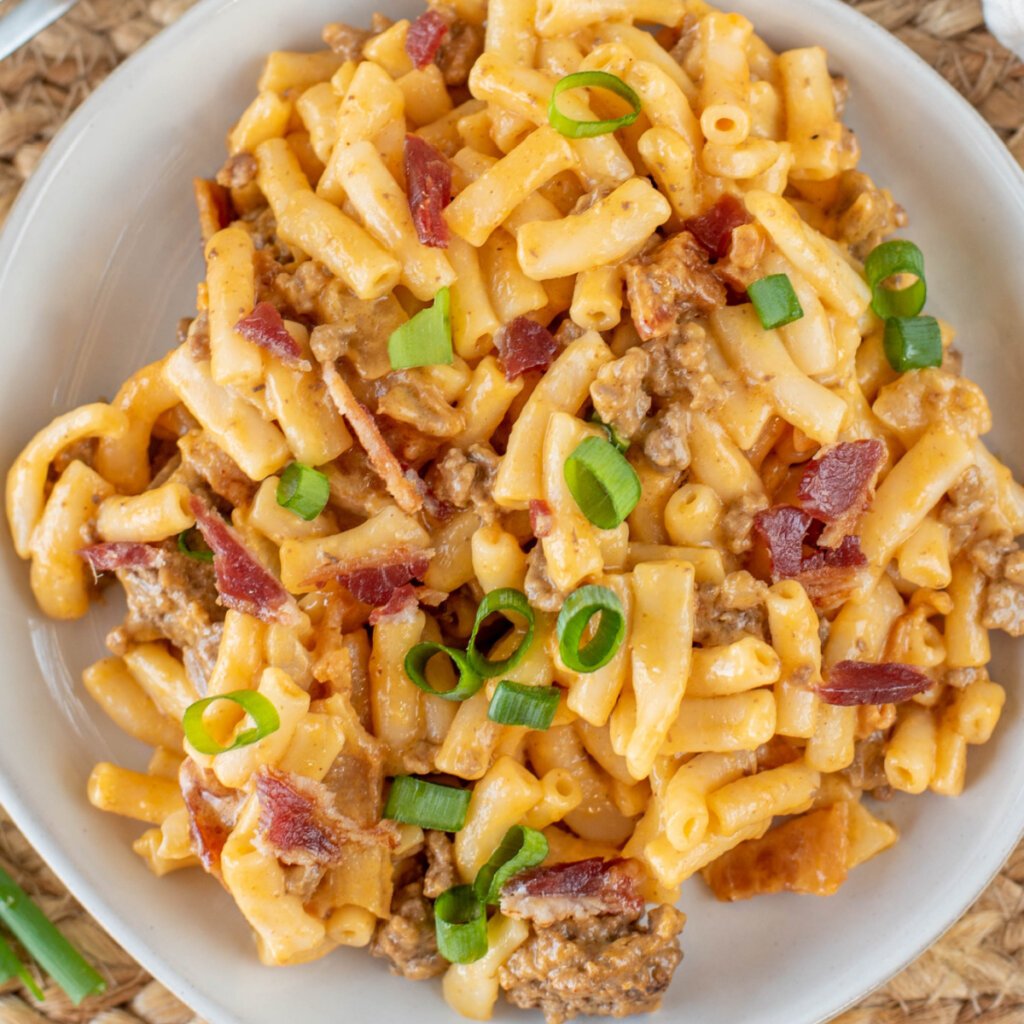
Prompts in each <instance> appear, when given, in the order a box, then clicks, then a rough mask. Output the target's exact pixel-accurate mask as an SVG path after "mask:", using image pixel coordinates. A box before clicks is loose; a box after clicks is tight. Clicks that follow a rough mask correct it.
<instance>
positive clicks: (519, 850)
mask: <svg viewBox="0 0 1024 1024" xmlns="http://www.w3.org/2000/svg"><path fill="white" fill-rule="evenodd" d="M547 855H548V841H547V837H546V836H545V835H544V833H543V832H538V831H537V830H536V829H535V828H527V827H526V826H525V825H513V826H512V828H510V829H509V830H508V831H507V832H506V833H505V838H504V839H502V841H501V842H500V843H498V848H497V849H496V850H495V851H494V853H492V854H491V856H490V857H489V858H488V861H487V863H486V864H485V865H484V866H483V867H482V868H481V869H480V870H479V871H478V872H477V876H476V880H475V881H474V882H473V892H474V893H476V898H477V899H478V900H480V902H481V903H483V904H495V903H498V902H499V901H500V899H501V890H502V889H503V888H504V886H505V883H506V882H507V881H508V880H509V879H510V878H511V877H512V876H513V875H518V874H519V872H520V871H525V870H526V869H527V868H533V867H536V866H537V865H538V864H540V862H541V861H542V860H544V858H545V857H546V856H547Z"/></svg>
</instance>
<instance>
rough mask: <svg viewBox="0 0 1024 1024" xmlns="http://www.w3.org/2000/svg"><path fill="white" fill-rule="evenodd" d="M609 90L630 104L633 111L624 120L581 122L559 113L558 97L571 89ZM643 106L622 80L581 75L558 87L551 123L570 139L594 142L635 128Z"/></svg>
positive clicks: (605, 74) (553, 95)
mask: <svg viewBox="0 0 1024 1024" xmlns="http://www.w3.org/2000/svg"><path fill="white" fill-rule="evenodd" d="M585 88H598V89H607V90H608V91H609V92H613V93H615V95H616V96H621V97H622V98H623V99H624V100H626V101H627V102H628V103H629V104H630V105H631V106H632V107H633V109H632V110H631V111H630V112H629V113H628V114H626V115H625V116H623V117H617V118H615V119H614V120H611V121H577V120H575V119H574V118H571V117H568V116H566V115H565V114H563V113H562V112H561V111H560V110H559V109H558V97H559V96H561V94H562V93H563V92H565V91H566V90H568V89H585ZM641 106H642V104H641V102H640V97H639V96H637V94H636V93H635V92H634V91H633V90H632V89H631V88H630V87H629V86H628V85H626V83H625V82H624V81H623V80H622V79H621V78H617V77H616V76H615V75H611V74H609V73H608V72H607V71H577V72H575V73H574V74H571V75H566V76H565V78H562V79H560V80H559V81H558V82H556V83H555V87H554V89H552V90H551V99H550V101H549V102H548V121H549V122H550V124H551V127H552V128H554V129H555V131H556V132H558V133H559V134H560V135H564V136H566V137H567V138H570V139H592V138H593V137H594V136H595V135H607V134H608V133H609V132H613V131H615V130H616V128H625V127H626V126H627V125H631V124H632V123H633V122H634V121H635V120H636V119H637V118H638V117H639V116H640V108H641Z"/></svg>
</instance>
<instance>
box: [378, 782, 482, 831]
mask: <svg viewBox="0 0 1024 1024" xmlns="http://www.w3.org/2000/svg"><path fill="white" fill-rule="evenodd" d="M470 796H472V793H471V792H470V791H469V790H468V789H456V788H455V787H454V786H441V785H439V784H438V783H436V782H427V781H426V780H425V779H417V778H414V777H413V776H412V775H399V776H397V777H396V778H395V779H394V780H393V781H392V783H391V792H390V793H388V800H387V803H386V804H385V805H384V814H383V817H385V818H390V819H391V820H392V821H404V822H405V823H406V824H407V825H419V826H420V827H421V828H431V829H436V830H437V831H438V832H458V831H459V829H461V828H462V826H463V825H465V824H466V810H467V808H468V807H469V798H470Z"/></svg>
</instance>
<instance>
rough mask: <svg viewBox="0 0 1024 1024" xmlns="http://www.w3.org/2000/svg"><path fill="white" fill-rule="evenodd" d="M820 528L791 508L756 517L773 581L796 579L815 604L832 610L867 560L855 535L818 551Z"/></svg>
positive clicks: (759, 545)
mask: <svg viewBox="0 0 1024 1024" xmlns="http://www.w3.org/2000/svg"><path fill="white" fill-rule="evenodd" d="M818 529H820V524H818V523H816V522H815V521H814V520H813V519H812V518H811V517H810V515H808V514H807V513H806V512H804V511H803V510H802V509H799V508H794V507H793V506H792V505H776V506H775V507H773V508H769V509H765V510H764V511H763V512H758V513H757V515H756V516H755V517H754V531H753V532H754V538H755V546H756V548H759V549H760V550H761V551H763V552H765V553H766V554H767V558H768V562H769V566H768V572H769V575H770V576H771V578H772V581H773V582H775V583H777V582H778V581H779V580H780V579H795V580H797V581H799V582H800V583H801V584H802V585H803V586H804V588H805V589H806V590H807V593H808V594H809V595H810V597H811V600H812V601H814V603H815V604H816V605H819V606H820V607H824V608H830V607H832V606H833V605H834V604H835V603H836V602H837V601H839V600H843V599H845V597H846V596H847V595H848V594H849V592H850V591H851V589H852V588H853V587H854V586H855V585H856V584H857V582H858V581H859V572H860V568H861V567H862V566H863V565H865V564H866V563H867V559H866V558H865V557H864V553H863V552H862V551H861V549H860V540H859V538H857V537H854V536H850V537H844V538H843V540H842V542H841V543H840V545H839V547H837V548H819V547H818V546H817V542H818V536H819V535H818V533H817V530H818ZM805 549H806V550H805Z"/></svg>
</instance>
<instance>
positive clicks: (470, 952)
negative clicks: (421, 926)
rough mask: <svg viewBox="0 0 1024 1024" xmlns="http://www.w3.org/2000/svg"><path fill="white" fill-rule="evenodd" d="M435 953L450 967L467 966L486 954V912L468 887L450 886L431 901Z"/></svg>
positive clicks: (471, 888) (469, 886) (470, 887)
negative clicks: (449, 964)
mask: <svg viewBox="0 0 1024 1024" xmlns="http://www.w3.org/2000/svg"><path fill="white" fill-rule="evenodd" d="M434 931H435V933H436V935H437V951H438V952H439V953H440V954H441V956H443V957H444V958H445V960H447V961H448V962H449V963H453V964H471V963H473V961H474V960H479V959H480V957H482V956H483V955H484V954H485V953H486V952H487V912H486V909H485V907H484V905H483V904H482V903H481V902H480V901H479V900H478V899H477V898H476V896H475V895H474V893H473V887H472V886H471V885H454V886H452V888H450V889H446V890H445V891H444V892H443V893H441V895H440V896H438V897H437V900H436V901H435V902H434Z"/></svg>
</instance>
